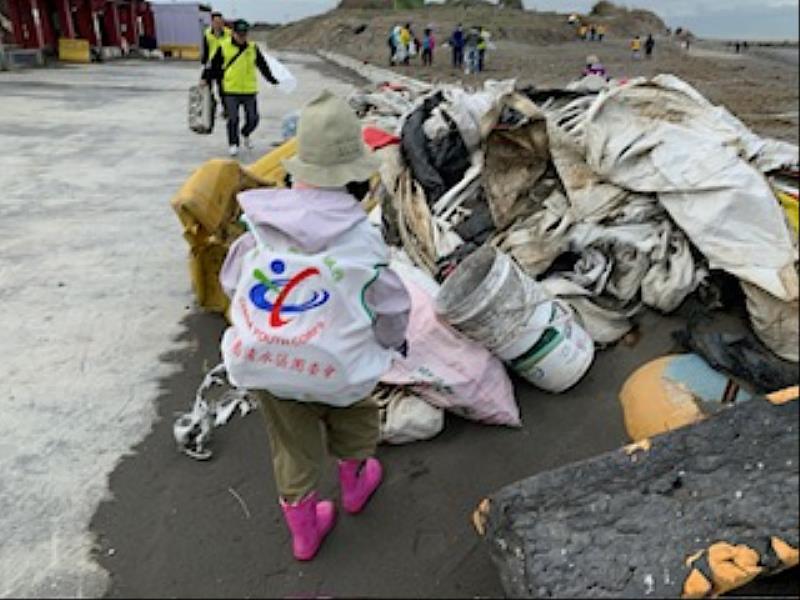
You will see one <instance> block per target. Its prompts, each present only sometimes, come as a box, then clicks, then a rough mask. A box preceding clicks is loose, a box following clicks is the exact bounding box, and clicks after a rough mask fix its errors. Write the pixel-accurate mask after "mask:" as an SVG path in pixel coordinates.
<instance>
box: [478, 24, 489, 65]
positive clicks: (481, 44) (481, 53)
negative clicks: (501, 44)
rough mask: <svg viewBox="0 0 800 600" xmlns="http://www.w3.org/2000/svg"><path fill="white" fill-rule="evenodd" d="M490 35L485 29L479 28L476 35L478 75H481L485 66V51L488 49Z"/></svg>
mask: <svg viewBox="0 0 800 600" xmlns="http://www.w3.org/2000/svg"><path fill="white" fill-rule="evenodd" d="M491 37H492V36H491V34H490V33H489V31H488V30H487V29H486V28H485V27H481V28H480V33H479V34H478V73H482V72H483V69H484V67H485V66H486V50H487V49H488V48H489V38H491Z"/></svg>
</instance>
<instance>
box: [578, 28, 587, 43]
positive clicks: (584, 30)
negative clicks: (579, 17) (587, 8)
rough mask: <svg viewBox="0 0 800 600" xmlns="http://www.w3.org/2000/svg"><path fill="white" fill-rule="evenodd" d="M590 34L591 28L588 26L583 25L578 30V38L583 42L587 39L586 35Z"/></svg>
mask: <svg viewBox="0 0 800 600" xmlns="http://www.w3.org/2000/svg"><path fill="white" fill-rule="evenodd" d="M588 32H589V28H588V27H586V25H581V26H580V28H579V29H578V37H579V38H580V39H582V40H585V39H586V34H587V33H588Z"/></svg>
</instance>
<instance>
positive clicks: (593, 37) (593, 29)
mask: <svg viewBox="0 0 800 600" xmlns="http://www.w3.org/2000/svg"><path fill="white" fill-rule="evenodd" d="M589 39H590V40H591V41H595V40H596V39H597V26H596V25H594V24H592V25H590V26H589Z"/></svg>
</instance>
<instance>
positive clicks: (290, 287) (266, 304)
mask: <svg viewBox="0 0 800 600" xmlns="http://www.w3.org/2000/svg"><path fill="white" fill-rule="evenodd" d="M269 267H270V269H271V270H272V272H273V273H274V274H275V275H277V276H278V277H277V278H276V279H270V278H269V277H267V276H266V275H265V274H264V272H263V271H261V269H255V270H254V271H253V277H255V278H256V279H257V280H258V281H259V283H257V284H256V285H254V286H253V287H252V288H251V289H250V294H249V295H250V301H251V302H252V303H253V304H254V305H255V306H257V307H258V308H260V309H261V310H265V311H268V312H269V324H270V326H271V327H274V328H280V327H283V326H284V325H288V324H289V323H291V322H292V321H291V319H284V318H283V316H284V315H297V314H301V313H305V312H309V311H311V310H314V309H316V308H319V307H320V306H322V305H323V304H325V303H326V302H327V301H328V300H329V299H330V297H331V295H330V293H329V292H328V291H327V290H325V289H322V290H313V291H312V292H311V296H310V297H308V298H307V299H306V300H305V301H304V302H300V303H296V304H288V303H287V300H288V299H289V295H290V294H291V293H292V292H293V291H294V290H295V288H297V286H298V285H300V284H301V283H302V282H304V281H306V280H308V279H311V278H312V277H316V276H318V275H320V272H319V269H317V268H316V267H308V268H307V269H303V270H302V271H300V272H299V273H297V274H296V275H294V276H293V277H286V276H284V273H285V272H286V263H285V262H283V261H282V260H273V261H272V263H270V265H269Z"/></svg>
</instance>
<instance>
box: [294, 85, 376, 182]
mask: <svg viewBox="0 0 800 600" xmlns="http://www.w3.org/2000/svg"><path fill="white" fill-rule="evenodd" d="M297 144H298V151H297V155H296V156H294V157H293V158H290V159H287V160H284V161H283V166H284V168H285V169H286V171H287V172H288V173H289V174H290V175H291V176H292V178H293V179H294V180H295V181H302V182H303V183H307V184H309V185H314V186H317V187H342V186H344V185H345V184H347V183H350V182H352V181H366V180H367V179H369V178H370V177H372V176H373V175H374V174H375V172H376V171H377V170H378V169H379V167H380V161H379V160H378V158H377V157H375V156H372V155H371V154H370V152H369V150H367V147H366V145H365V144H364V140H363V139H362V137H361V123H360V122H359V120H358V117H356V114H355V113H354V112H353V111H352V110H351V109H350V107H349V106H348V105H347V104H346V103H345V101H344V100H342V99H341V98H337V97H336V96H334V95H333V94H332V93H331V92H330V91H328V90H325V91H323V92H322V93H321V94H320V95H319V96H317V97H316V98H315V99H314V100H312V101H311V102H309V103H308V104H306V105H305V106H304V107H303V110H302V111H301V112H300V120H299V122H298V125H297Z"/></svg>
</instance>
